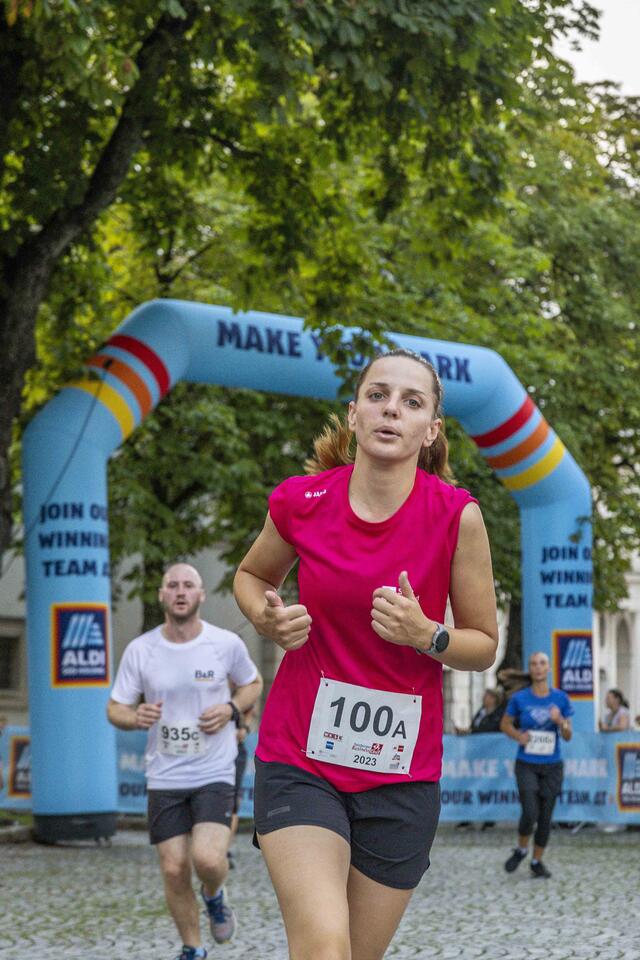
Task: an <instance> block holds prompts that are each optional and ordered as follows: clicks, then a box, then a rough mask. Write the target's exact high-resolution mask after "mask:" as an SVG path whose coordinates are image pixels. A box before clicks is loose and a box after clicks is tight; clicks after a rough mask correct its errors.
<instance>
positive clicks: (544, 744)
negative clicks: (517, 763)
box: [524, 730, 557, 757]
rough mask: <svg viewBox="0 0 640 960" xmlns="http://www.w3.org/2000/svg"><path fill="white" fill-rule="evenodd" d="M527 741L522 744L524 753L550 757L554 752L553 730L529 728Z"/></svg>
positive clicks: (554, 736)
mask: <svg viewBox="0 0 640 960" xmlns="http://www.w3.org/2000/svg"><path fill="white" fill-rule="evenodd" d="M528 733H529V742H528V743H526V744H525V746H524V752H525V753H533V754H535V755H536V756H539V757H550V756H551V754H552V753H555V749H556V736H557V735H556V734H555V733H554V731H553V730H529V731H528Z"/></svg>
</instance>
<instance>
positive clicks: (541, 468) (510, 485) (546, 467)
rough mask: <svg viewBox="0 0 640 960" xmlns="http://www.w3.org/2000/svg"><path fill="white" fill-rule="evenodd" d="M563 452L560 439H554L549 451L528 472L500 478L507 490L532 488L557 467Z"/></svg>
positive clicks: (563, 447) (524, 471) (562, 444)
mask: <svg viewBox="0 0 640 960" xmlns="http://www.w3.org/2000/svg"><path fill="white" fill-rule="evenodd" d="M564 452H565V446H564V443H563V442H562V440H561V439H560V437H556V439H555V440H554V442H553V444H552V446H551V449H550V450H549V451H548V453H545V455H544V457H542V459H541V460H538V462H537V463H534V465H533V466H532V467H529V469H528V470H523V471H522V473H517V474H515V476H512V477H500V479H501V481H502V483H504V485H505V487H506V488H507V490H524V489H525V488H526V487H532V486H533V485H534V483H539V482H540V480H544V478H545V477H547V476H548V475H549V474H550V473H551V471H552V470H555V468H556V467H557V466H558V464H559V463H560V461H561V460H562V458H563V456H564Z"/></svg>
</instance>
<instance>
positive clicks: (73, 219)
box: [0, 0, 595, 554]
mask: <svg viewBox="0 0 640 960" xmlns="http://www.w3.org/2000/svg"><path fill="white" fill-rule="evenodd" d="M5 11H6V19H5V21H4V22H3V23H2V24H1V25H0V80H1V83H0V90H1V93H0V97H1V98H2V111H1V120H0V157H1V158H2V173H1V177H2V179H1V181H0V205H1V207H0V208H1V209H2V233H1V234H0V333H1V334H2V339H3V344H4V347H5V349H4V351H3V355H2V359H0V554H1V553H2V551H3V550H4V549H6V547H7V545H8V543H9V541H10V530H11V480H10V471H9V467H8V450H9V447H10V442H11V432H12V425H13V422H14V420H15V418H16V417H17V416H18V414H19V412H20V408H21V396H22V390H23V386H24V382H25V375H26V373H27V371H28V370H29V369H30V368H31V367H32V366H33V364H34V362H35V359H36V353H35V335H34V331H35V324H36V319H37V316H38V312H39V310H40V309H41V308H42V306H43V304H44V303H45V302H46V299H47V296H48V291H49V289H50V286H51V283H52V280H53V279H54V276H55V274H56V272H57V271H58V270H59V269H60V267H61V264H62V263H63V261H64V259H65V257H67V256H71V257H73V256H74V249H75V247H76V246H77V245H82V244H83V243H87V242H90V237H91V234H92V233H93V231H94V230H95V229H96V225H97V223H98V221H99V220H100V218H101V217H102V216H103V215H104V213H105V211H107V210H108V209H109V208H110V207H111V206H112V205H113V204H115V203H117V202H118V200H126V199H127V198H130V199H131V200H132V201H134V200H135V199H136V198H140V197H145V198H151V195H152V194H151V192H150V190H149V189H148V186H147V183H148V178H149V176H151V182H152V183H153V180H154V174H155V172H156V171H158V170H160V169H161V168H162V167H163V166H164V165H166V164H167V162H168V159H169V158H170V162H171V164H172V165H173V166H174V167H175V168H177V169H179V170H181V171H182V172H183V176H184V177H185V178H189V177H190V176H192V175H194V174H195V173H196V172H197V171H200V172H202V171H204V170H207V169H208V170H209V171H220V172H222V173H223V174H224V175H225V177H227V178H228V180H229V182H230V183H232V182H233V181H234V180H238V179H241V180H242V182H243V185H244V189H245V191H246V193H247V195H248V196H250V197H252V198H253V199H254V200H255V202H256V204H257V206H258V208H259V211H260V212H259V215H258V216H257V217H256V220H255V223H254V224H253V225H252V228H251V230H250V231H249V233H248V240H249V241H250V244H251V249H252V251H253V255H254V256H258V257H262V258H263V262H264V264H265V269H266V263H267V261H268V264H269V268H270V270H271V272H272V274H274V275H275V274H282V273H283V272H284V273H286V272H287V271H288V270H290V269H292V268H294V267H295V265H296V263H297V257H298V255H299V252H300V251H304V249H305V248H306V247H307V245H308V242H309V239H310V238H313V236H314V228H315V226H316V224H317V223H318V222H319V221H321V220H323V219H330V218H331V216H332V212H333V210H334V209H335V206H336V203H338V201H339V197H336V196H335V195H331V194H325V195H322V196H320V197H318V196H316V193H315V191H314V189H313V184H314V178H315V175H316V173H317V170H318V169H319V168H322V167H326V166H327V164H329V163H330V162H331V161H332V158H334V157H338V158H342V159H346V158H349V157H351V158H354V157H355V156H356V155H357V150H358V149H359V148H360V147H362V146H363V145H367V146H368V147H369V149H373V150H374V152H375V154H376V157H377V167H378V170H379V171H380V172H381V178H380V181H379V183H378V184H377V189H376V191H375V192H374V195H372V197H371V198H370V202H371V205H372V206H374V207H375V208H376V210H377V211H378V213H379V215H380V216H384V215H386V214H387V213H388V212H389V211H390V210H391V209H393V207H394V206H395V205H396V204H397V203H398V200H399V198H400V197H401V196H402V193H403V188H404V185H405V182H406V169H405V168H406V161H405V151H406V150H408V151H409V154H410V155H411V156H412V150H411V149H410V145H411V142H412V138H413V137H414V136H415V133H416V131H421V132H422V134H423V136H422V141H423V143H424V155H423V162H424V166H425V169H430V170H432V171H434V172H437V171H438V169H439V166H442V164H443V163H444V164H445V165H446V161H447V158H449V157H451V156H455V155H460V156H461V157H464V159H465V162H469V163H471V164H473V163H474V162H477V163H478V165H479V167H480V168H482V169H486V170H491V171H493V173H492V174H491V176H492V177H493V178H494V179H495V178H497V179H498V180H499V172H498V171H499V168H500V165H501V161H502V154H501V152H500V150H499V149H498V150H496V147H497V146H498V147H499V140H496V139H495V138H489V139H488V140H486V139H485V138H484V137H483V135H482V132H481V131H482V127H483V125H484V124H485V123H486V122H489V121H491V119H492V118H494V117H495V116H496V114H497V112H499V110H500V109H501V107H502V106H503V105H504V104H511V103H514V102H517V101H518V100H519V98H520V88H519V84H518V81H517V78H518V76H519V74H520V73H521V71H522V69H523V68H524V67H526V66H527V64H528V63H529V62H530V60H531V58H532V55H533V53H534V51H536V52H538V53H539V52H540V51H544V50H545V49H548V48H549V46H550V44H551V40H552V38H553V36H554V34H556V33H558V32H562V31H566V30H568V29H569V28H570V27H571V26H572V25H574V26H575V27H576V29H578V30H582V31H589V30H592V29H593V26H594V23H595V19H594V18H595V13H594V11H593V8H592V7H590V5H589V4H586V3H584V2H581V0H572V2H571V0H540V2H539V3H536V4H526V5H525V4H521V3H520V2H518V0H494V2H493V4H492V5H491V6H490V5H489V4H487V3H486V2H484V0H456V2H455V3H451V2H446V0H421V2H416V3H413V4H408V3H407V2H406V0H367V2H363V3H358V4H356V3H352V2H350V0H335V2H333V3H326V2H324V0H298V2H296V3H291V2H289V0H268V2H265V0H221V2H219V3H216V4H210V3H209V2H207V0H156V2H155V3H153V4H152V3H150V2H148V0H133V2H131V3H128V4H126V5H124V6H123V5H122V4H116V3H114V2H101V3H98V2H89V3H84V4H81V5H78V4H76V2H75V0H5ZM478 131H480V132H478ZM154 199H155V201H156V203H157V206H158V207H160V206H161V205H162V203H163V201H164V197H162V196H161V195H156V196H155V198H154ZM307 201H309V203H308V204H307ZM312 201H313V202H312ZM350 269H351V270H352V269H353V265H352V264H351V263H348V264H347V265H346V267H345V268H344V269H343V271H342V272H347V273H348V272H349V270H350ZM251 279H252V278H251V274H250V273H248V272H247V273H246V274H245V281H246V288H245V291H244V300H245V302H248V301H249V299H250V297H251V293H252V286H251ZM314 318H316V319H317V318H321V319H322V321H323V322H324V323H335V322H336V320H337V319H340V318H339V317H337V316H336V305H335V302H334V301H333V300H332V299H331V297H329V298H328V300H327V301H325V300H323V299H322V298H319V299H318V302H317V312H316V313H315V314H313V315H312V316H311V319H312V320H313V319H314ZM59 322H62V321H59Z"/></svg>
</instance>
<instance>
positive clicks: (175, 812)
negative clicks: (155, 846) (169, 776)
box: [147, 783, 235, 843]
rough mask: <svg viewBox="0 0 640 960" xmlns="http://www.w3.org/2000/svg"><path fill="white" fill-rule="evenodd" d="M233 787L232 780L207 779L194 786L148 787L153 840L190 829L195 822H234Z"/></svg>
mask: <svg viewBox="0 0 640 960" xmlns="http://www.w3.org/2000/svg"><path fill="white" fill-rule="evenodd" d="M234 792H235V791H234V787H233V785H232V784H230V783H205V784H204V785H203V786H202V787H195V788H194V789H192V790H149V791H148V793H147V818H148V821H149V839H150V841H151V843H162V841H163V840H169V839H170V838H171V837H180V836H182V834H184V833H191V828H192V827H193V825H194V823H222V824H224V825H225V826H226V827H230V826H231V814H232V813H233V803H234Z"/></svg>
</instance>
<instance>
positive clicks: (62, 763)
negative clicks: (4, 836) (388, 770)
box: [23, 300, 593, 841]
mask: <svg viewBox="0 0 640 960" xmlns="http://www.w3.org/2000/svg"><path fill="white" fill-rule="evenodd" d="M344 336H345V339H346V340H348V339H349V337H350V332H349V330H345V332H344ZM391 339H392V340H393V341H395V342H396V343H397V344H398V345H399V346H403V347H408V348H410V349H412V350H415V351H417V352H418V353H421V354H424V356H426V357H427V358H428V359H429V360H430V361H431V362H432V363H433V364H434V366H435V367H436V368H437V370H438V372H439V374H440V376H441V378H442V380H443V382H444V388H445V404H446V413H447V415H450V416H454V417H456V418H457V419H458V420H459V422H460V423H461V424H462V426H463V427H464V429H465V430H466V431H467V433H468V434H469V435H470V436H471V437H472V438H473V439H474V440H475V442H476V444H477V445H478V447H479V449H480V452H481V453H482V455H483V456H484V457H485V458H486V460H487V463H488V464H489V465H490V466H491V467H492V468H493V469H494V470H495V471H496V474H497V475H498V477H499V478H500V480H501V481H502V483H503V484H504V485H505V486H506V487H507V489H508V490H509V491H510V492H511V494H512V496H513V497H514V499H515V500H516V502H517V504H518V506H519V508H520V515H521V525H522V589H523V611H524V621H523V630H524V653H525V657H527V656H528V655H529V654H530V653H532V652H533V651H535V650H544V651H546V652H547V653H548V654H549V656H550V658H551V661H552V663H553V666H554V670H555V685H557V686H561V687H562V688H563V689H565V690H567V692H568V693H569V694H570V695H571V697H572V698H573V700H574V705H575V708H576V716H575V725H576V727H577V728H578V729H584V730H592V729H593V677H592V662H591V617H592V613H591V578H592V567H591V529H590V524H589V522H588V518H589V516H590V512H591V496H590V490H589V485H588V483H587V480H586V478H585V476H584V474H583V473H582V471H581V470H580V469H579V467H578V466H577V464H576V463H575V461H574V459H573V457H572V456H571V455H570V454H569V452H568V451H567V450H566V448H565V447H564V445H563V444H562V441H561V440H560V439H559V437H557V436H556V434H555V433H554V431H553V430H552V429H551V427H550V426H549V424H548V423H547V421H546V420H545V419H544V417H543V416H542V415H541V413H540V411H539V410H538V409H537V407H536V406H535V404H534V403H533V402H532V400H531V398H530V397H529V395H528V394H527V392H526V390H525V389H524V387H523V386H522V385H521V384H520V383H519V381H518V380H517V378H516V377H515V375H514V373H513V372H512V370H511V369H510V368H509V367H508V366H507V364H506V363H505V362H504V360H503V359H502V358H501V357H500V356H499V355H498V354H497V353H495V352H494V351H492V350H487V349H484V348H480V347H475V346H469V345H467V344H461V343H446V342H444V341H440V340H428V339H423V338H420V337H412V336H406V335H404V334H391ZM87 367H88V368H89V369H90V370H91V371H93V373H94V374H97V377H91V378H89V377H87V378H86V379H80V380H78V381H77V382H74V383H72V384H70V385H69V386H68V387H66V388H65V389H63V390H62V391H61V392H60V393H59V394H58V395H57V396H56V397H54V399H53V400H51V401H50V403H49V404H47V406H46V407H45V408H44V409H43V410H42V411H41V412H40V413H39V414H38V415H37V416H36V417H35V418H34V420H33V421H32V422H31V423H30V425H29V427H28V429H27V431H26V433H25V436H24V442H23V450H24V453H23V457H24V521H25V529H26V530H27V531H28V537H27V548H26V560H27V626H28V643H29V697H30V717H31V734H32V774H33V811H34V815H35V825H36V832H37V834H38V835H39V836H40V838H41V839H44V840H50V841H54V840H59V839H64V838H66V837H78V836H85V835H89V836H98V835H105V836H108V835H110V833H112V832H113V830H114V829H115V812H116V810H117V786H116V747H115V731H114V730H113V728H111V727H110V726H109V724H108V723H107V720H106V716H105V708H106V703H107V699H108V697H109V688H110V686H111V683H112V669H113V667H112V651H111V637H110V576H109V549H108V518H107V490H106V467H107V461H108V459H109V457H110V455H111V454H112V453H113V451H114V450H116V449H117V447H119V445H120V444H121V443H122V442H123V441H124V440H126V438H127V437H128V436H129V434H130V433H131V432H132V430H134V428H135V427H136V426H137V425H138V424H139V423H141V422H142V420H143V419H144V418H145V417H146V416H147V414H148V413H150V412H151V410H152V409H153V408H154V407H155V405H156V404H157V403H158V402H159V400H160V399H161V398H162V397H163V396H164V395H165V394H166V393H167V392H168V391H169V390H170V389H171V387H172V386H173V385H174V384H175V383H177V382H178V381H180V380H186V381H189V382H192V383H215V384H219V385H223V386H228V387H249V388H252V389H254V390H268V391H276V392H279V393H285V394H293V395H297V396H305V397H316V398H326V399H333V398H335V397H336V395H337V392H338V390H339V388H340V385H341V382H340V380H339V378H338V376H337V375H336V372H335V370H334V367H333V366H332V364H331V363H330V362H329V360H327V359H326V358H325V357H324V356H323V354H322V350H321V346H320V342H319V339H318V337H316V336H314V334H313V333H311V332H309V331H306V330H304V329H303V321H302V320H301V319H299V318H297V317H284V316H278V315H273V314H266V313H254V312H251V313H245V314H236V313H233V312H232V311H231V310H230V309H228V308H226V307H217V306H206V305H202V304H195V303H187V302H182V301H177V300H160V301H154V302H151V303H147V304H144V305H142V306H141V307H139V308H138V309H137V310H135V311H134V312H133V313H132V314H131V315H130V316H129V317H128V319H127V320H126V321H125V322H124V323H123V324H122V326H121V327H120V328H119V329H118V330H117V331H116V333H115V334H114V335H113V336H112V337H111V338H110V340H109V341H108V342H107V343H106V344H105V345H104V346H103V347H102V348H101V349H100V350H99V351H98V353H97V354H96V355H95V356H93V357H91V358H90V359H89V360H88V361H87ZM56 481H57V483H56ZM52 486H54V487H55V489H53V491H52ZM577 535H578V536H577Z"/></svg>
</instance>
